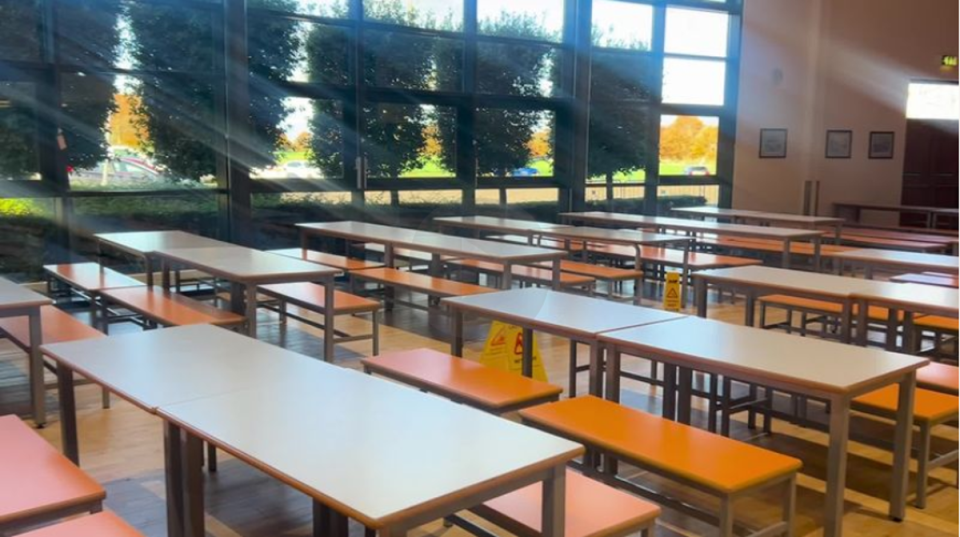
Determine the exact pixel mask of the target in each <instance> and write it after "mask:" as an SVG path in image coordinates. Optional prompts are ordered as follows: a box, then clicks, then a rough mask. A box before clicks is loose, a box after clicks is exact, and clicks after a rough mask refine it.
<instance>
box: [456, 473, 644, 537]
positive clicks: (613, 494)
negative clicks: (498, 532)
mask: <svg viewBox="0 0 960 537" xmlns="http://www.w3.org/2000/svg"><path fill="white" fill-rule="evenodd" d="M542 505H543V486H542V485H541V484H539V483H537V484H534V485H530V486H527V487H524V488H522V489H520V490H517V491H514V492H511V493H509V494H505V495H503V496H500V497H499V498H495V499H493V500H490V501H488V502H486V503H484V504H481V505H479V506H477V507H474V508H472V509H470V511H471V512H473V513H474V514H476V515H477V516H479V517H480V518H483V519H485V520H488V521H490V522H492V523H494V524H496V525H497V526H500V527H501V528H503V529H505V530H507V531H508V532H510V533H511V534H513V535H516V536H517V537H540V536H541V535H543V532H542V531H541V528H542V527H543V526H542V525H541V524H542V518H541V517H542V511H541V507H542ZM564 505H565V509H564V520H565V522H566V523H565V528H564V529H565V533H564V535H565V536H566V537H621V536H623V535H632V534H638V533H639V535H640V536H641V537H648V536H649V535H651V534H652V532H653V529H654V525H655V524H656V521H657V517H658V516H660V507H658V506H657V505H654V504H652V503H650V502H647V501H644V500H641V499H640V498H636V497H634V496H631V495H629V494H625V493H623V492H621V491H619V490H616V489H614V488H612V487H610V486H607V485H605V484H603V483H600V482H599V481H596V480H594V479H590V478H589V477H586V476H583V475H581V474H578V473H576V472H573V471H571V470H567V476H566V497H565V498H564Z"/></svg>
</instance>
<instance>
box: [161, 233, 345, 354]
mask: <svg viewBox="0 0 960 537" xmlns="http://www.w3.org/2000/svg"><path fill="white" fill-rule="evenodd" d="M154 255H155V256H156V257H157V259H159V260H160V263H161V269H162V274H163V287H164V288H167V287H169V285H170V269H171V266H172V265H175V266H178V267H189V268H193V269H196V270H199V271H201V272H204V273H206V274H210V275H212V276H214V277H216V278H219V279H222V280H226V281H229V282H231V284H232V285H231V290H230V291H231V293H230V302H231V309H232V310H233V311H234V312H236V313H240V314H243V315H245V316H246V319H247V333H248V334H249V335H250V336H251V337H256V336H257V287H258V286H260V285H269V284H277V283H292V282H317V283H320V284H322V285H323V287H324V300H325V302H324V303H325V304H333V297H334V283H335V282H334V280H335V278H336V277H337V276H338V275H339V274H340V271H339V270H338V269H334V268H330V267H326V266H323V265H319V264H317V263H311V262H309V261H303V260H301V259H296V258H292V257H287V256H283V255H278V254H272V253H269V252H262V251H260V250H254V249H252V248H247V247H245V246H234V245H230V246H225V247H219V246H218V247H212V248H169V249H166V248H164V249H159V250H156V251H155V252H154ZM333 312H334V308H324V319H323V328H324V334H323V343H324V349H323V357H324V359H325V360H327V361H331V360H333V352H334V345H333V343H334V337H335V334H334V329H333V317H334V315H333Z"/></svg>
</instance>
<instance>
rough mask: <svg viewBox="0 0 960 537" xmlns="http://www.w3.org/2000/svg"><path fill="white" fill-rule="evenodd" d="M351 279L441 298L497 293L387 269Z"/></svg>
mask: <svg viewBox="0 0 960 537" xmlns="http://www.w3.org/2000/svg"><path fill="white" fill-rule="evenodd" d="M350 277H351V278H353V279H356V280H359V281H365V282H371V283H377V284H380V285H384V286H387V287H400V288H404V289H408V290H411V291H415V292H419V293H423V294H426V295H430V296H433V297H440V298H447V297H456V296H469V295H477V294H480V293H491V292H494V291H496V289H492V288H490V287H482V286H479V285H473V284H469V283H463V282H455V281H452V280H445V279H442V278H434V277H433V276H426V275H424V274H417V273H415V272H408V271H403V270H397V269H394V268H386V267H383V268H375V269H369V270H358V271H354V272H351V273H350Z"/></svg>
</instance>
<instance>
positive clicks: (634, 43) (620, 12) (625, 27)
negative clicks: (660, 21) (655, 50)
mask: <svg viewBox="0 0 960 537" xmlns="http://www.w3.org/2000/svg"><path fill="white" fill-rule="evenodd" d="M591 35H592V40H593V44H594V46H597V47H606V48H622V49H631V50H650V42H651V41H652V40H653V7H652V6H648V5H644V4H633V3H629V2H619V1H617V0H596V1H595V2H594V3H593V28H592V34H591Z"/></svg>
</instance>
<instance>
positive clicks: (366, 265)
mask: <svg viewBox="0 0 960 537" xmlns="http://www.w3.org/2000/svg"><path fill="white" fill-rule="evenodd" d="M267 252H268V253H271V254H277V255H282V256H285V257H293V258H296V259H300V260H303V261H310V262H311V263H316V264H318V265H323V266H326V267H332V268H335V269H339V270H342V271H346V272H350V271H351V270H364V269H370V268H378V267H382V266H383V263H376V262H374V261H366V260H364V259H354V258H352V257H345V256H342V255H336V254H328V253H325V252H317V251H315V250H304V249H302V248H284V249H280V250H267Z"/></svg>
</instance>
